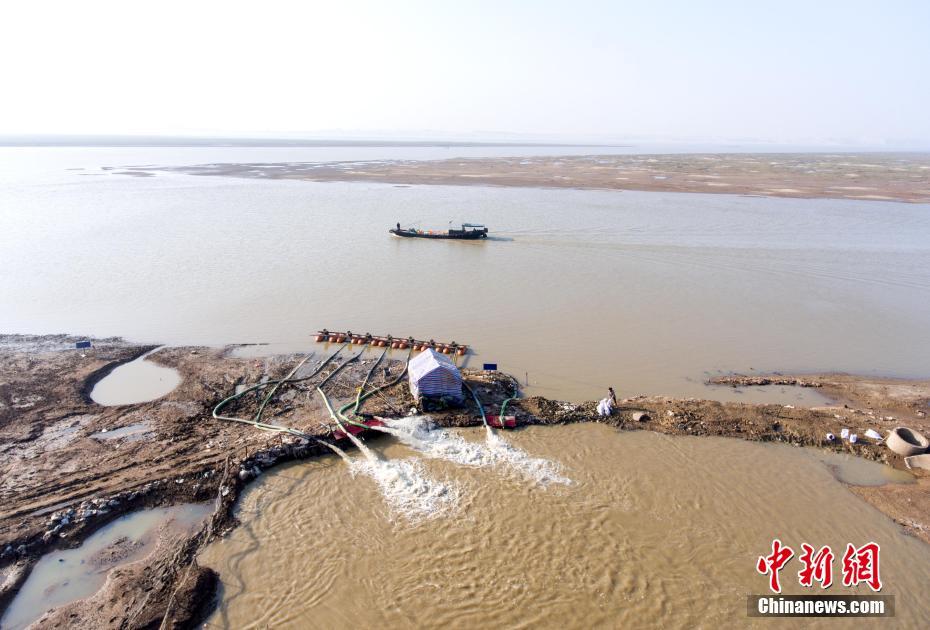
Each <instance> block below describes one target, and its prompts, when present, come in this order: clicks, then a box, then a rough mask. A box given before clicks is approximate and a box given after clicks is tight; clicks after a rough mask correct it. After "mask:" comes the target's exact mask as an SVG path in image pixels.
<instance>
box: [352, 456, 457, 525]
mask: <svg viewBox="0 0 930 630" xmlns="http://www.w3.org/2000/svg"><path fill="white" fill-rule="evenodd" d="M349 471H350V472H351V474H352V475H353V476H354V475H356V474H358V473H362V474H364V475H367V476H369V477H371V478H372V479H373V480H374V481H375V482H376V483H377V484H378V487H379V488H380V490H381V494H382V495H384V500H385V501H386V502H387V504H388V507H389V508H390V509H391V510H392V511H393V512H395V513H397V514H400V515H401V516H403V517H405V518H406V519H407V520H409V521H414V522H416V521H422V520H426V519H431V518H438V517H441V516H446V515H449V514H451V513H453V512H454V511H455V510H456V508H457V507H458V505H459V499H460V498H461V489H460V488H459V486H458V484H455V483H452V482H443V481H437V480H435V479H431V478H430V477H429V476H428V475H427V474H426V473H425V471H424V470H423V466H422V464H421V463H420V462H418V461H417V460H414V459H401V460H392V461H384V460H381V459H377V458H368V457H366V458H364V459H357V460H353V461H352V462H351V464H350V465H349Z"/></svg>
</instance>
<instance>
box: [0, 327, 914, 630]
mask: <svg viewBox="0 0 930 630" xmlns="http://www.w3.org/2000/svg"><path fill="white" fill-rule="evenodd" d="M83 339H84V338H79V337H73V336H69V335H43V336H34V335H0V454H2V455H3V457H2V462H3V463H2V464H0V465H2V467H3V470H2V477H0V478H2V480H3V481H2V483H0V505H2V506H3V507H2V508H0V612H2V610H4V609H5V608H6V607H7V606H8V605H9V603H10V602H11V601H12V599H13V598H14V597H15V595H16V593H17V591H18V589H19V588H20V586H21V585H22V584H23V583H24V581H25V580H26V578H27V577H28V575H29V572H30V571H31V569H32V567H33V566H34V565H35V563H36V562H37V561H38V559H39V558H40V557H42V556H43V555H44V554H45V553H47V552H49V551H52V550H54V549H62V548H73V547H76V546H78V545H80V544H81V542H82V541H84V540H86V539H87V538H88V537H89V536H90V535H91V534H92V533H94V532H95V531H97V530H99V529H100V528H101V527H103V526H104V525H106V524H108V523H111V522H113V521H114V520H115V519H117V518H119V517H121V516H123V515H126V514H128V513H130V512H133V511H136V510H140V509H144V508H151V507H156V506H168V505H176V504H181V503H191V502H208V501H209V502H213V506H214V508H213V513H212V516H210V517H209V518H208V519H207V520H206V522H205V523H204V524H203V526H202V527H201V529H200V530H199V531H198V532H197V533H195V534H194V535H192V536H189V537H187V538H177V539H173V540H165V541H162V542H160V543H159V545H158V546H157V547H156V548H155V550H154V551H153V552H152V553H151V554H150V555H149V556H147V557H146V558H145V559H143V560H140V561H138V562H135V563H132V564H129V565H123V566H120V567H119V569H118V570H113V571H111V573H110V577H109V578H108V580H107V582H106V584H105V585H104V587H103V588H101V590H100V591H98V592H97V593H96V594H95V595H92V596H91V597H89V598H87V599H84V600H79V601H77V602H73V603H71V604H66V605H64V606H61V607H59V608H57V609H55V610H54V611H52V612H51V613H48V614H47V615H46V616H44V617H43V624H45V625H46V626H48V627H57V626H61V627H64V626H66V625H80V626H93V627H115V626H121V627H129V628H137V627H138V628H141V627H152V626H153V625H156V624H158V623H161V622H162V620H163V619H164V620H166V621H167V622H168V624H169V626H173V627H192V626H194V625H196V624H197V623H198V622H199V621H201V620H202V619H203V618H204V617H205V615H206V614H208V613H209V612H210V610H211V608H212V606H213V605H214V603H215V594H216V589H217V587H218V584H219V577H218V576H217V575H216V573H215V572H213V571H212V570H211V569H209V568H206V567H201V566H199V565H198V564H197V561H196V558H197V553H198V551H199V550H200V548H201V547H202V546H203V545H204V544H206V543H207V542H209V541H210V540H212V539H214V538H216V537H218V536H223V535H224V534H225V533H226V532H228V531H230V530H231V529H232V528H234V527H236V525H237V521H236V518H235V516H234V512H233V509H234V506H235V503H236V499H237V498H238V497H239V495H240V493H241V492H242V490H243V489H244V488H245V487H246V486H247V485H248V484H249V483H250V482H251V481H252V480H253V479H255V478H256V477H257V476H259V475H260V474H261V473H262V472H264V471H266V470H269V469H271V468H273V467H275V466H277V465H279V464H282V463H285V462H288V461H293V460H299V459H305V458H308V457H315V456H318V455H322V454H324V453H325V452H328V451H326V449H325V448H324V447H322V446H320V445H319V444H318V443H314V442H311V441H308V440H304V439H301V438H297V437H292V436H286V437H282V435H280V434H276V433H268V432H263V431H258V430H255V429H253V428H252V427H249V426H246V425H242V424H238V423H231V422H225V421H219V420H214V419H213V418H212V417H211V410H212V409H213V407H214V406H215V405H216V403H217V402H219V401H220V400H222V399H223V398H225V397H227V396H229V395H230V394H231V393H232V392H234V391H236V388H237V386H240V385H244V384H247V383H255V382H259V381H261V380H262V379H263V378H268V379H271V380H274V379H276V378H281V377H283V376H284V375H286V374H287V373H288V372H290V371H291V370H292V369H293V368H294V366H295V365H296V364H297V362H298V361H299V360H300V359H301V357H300V356H299V355H293V354H288V355H269V356H257V354H256V353H255V348H250V352H249V355H250V356H248V357H241V356H237V354H236V350H237V348H240V346H227V347H224V348H208V347H172V348H162V349H160V350H158V351H157V352H155V353H154V354H152V355H151V357H150V359H151V360H152V361H154V362H156V363H158V364H159V365H162V366H165V367H169V368H173V369H175V370H177V371H178V372H179V373H180V374H181V376H182V382H181V384H180V385H179V386H178V387H177V388H176V389H175V390H174V391H172V392H171V393H169V394H168V395H166V396H164V397H162V398H160V399H158V400H154V401H150V402H144V403H139V404H130V405H121V406H113V407H104V406H100V405H97V404H95V403H94V402H93V401H92V400H90V398H89V393H90V391H91V389H92V387H93V384H94V383H96V382H98V381H99V380H100V379H101V378H103V377H104V376H106V375H107V374H109V373H110V372H111V371H112V370H113V369H114V368H116V367H118V366H119V365H122V364H124V363H126V362H128V361H131V360H133V359H135V358H137V357H139V356H141V355H142V354H143V353H145V352H147V351H149V350H151V349H152V346H146V345H139V344H133V343H128V342H125V341H123V340H122V339H118V338H109V339H97V340H94V343H93V347H91V348H87V349H76V348H75V342H77V341H80V340H83ZM317 345H318V346H319V347H316V348H314V352H315V354H314V356H313V358H312V359H311V361H310V362H309V363H308V367H311V366H313V365H315V364H316V365H318V364H319V362H320V361H322V360H323V359H324V358H326V357H327V356H328V355H329V354H331V353H332V352H333V351H334V350H335V347H331V348H327V347H324V346H323V345H322V344H317ZM354 353H355V351H353V350H352V349H351V348H347V349H346V350H345V351H344V352H343V353H342V355H341V356H342V357H343V359H345V358H349V357H350V356H352V355H353V354H354ZM258 354H260V353H258ZM395 354H400V353H395ZM376 358H377V355H375V354H373V353H367V354H365V355H364V356H362V357H361V358H360V359H359V360H357V361H355V362H353V363H349V364H347V365H346V366H345V369H341V370H340V371H339V373H338V374H334V375H333V378H332V379H331V380H329V381H328V383H327V384H326V388H327V394H328V395H330V396H331V397H332V398H333V399H335V400H352V399H354V397H355V394H356V387H357V386H358V383H360V382H362V379H364V378H365V375H366V374H367V373H368V372H369V370H372V364H373V363H374V361H375V359H376ZM402 359H403V357H401V356H396V357H394V358H393V360H390V361H388V362H386V363H383V364H382V366H386V369H385V370H380V371H378V372H377V373H376V374H375V376H374V377H373V378H372V382H371V384H372V386H378V385H381V384H384V383H388V382H389V381H390V380H392V379H394V378H395V377H396V376H397V375H398V374H399V373H400V370H401V369H402V368H403V360H402ZM336 363H338V362H334V363H333V364H332V366H333V367H327V369H325V370H323V371H322V372H321V373H320V374H319V375H318V376H317V377H315V379H311V380H309V381H307V382H306V383H302V384H299V385H295V386H294V387H292V388H289V390H290V391H291V392H297V394H298V395H289V394H287V393H286V392H284V391H282V392H279V394H278V395H277V396H276V397H275V398H273V399H272V400H271V401H270V402H269V403H268V407H267V409H266V410H265V416H264V417H265V418H267V419H272V420H269V421H271V422H273V423H275V424H280V425H284V426H290V427H294V428H298V429H300V430H301V431H304V432H306V433H307V434H310V435H313V436H318V437H326V436H328V435H329V433H330V429H331V427H330V426H329V414H328V413H327V411H326V409H325V408H324V407H323V405H322V403H321V402H319V399H318V398H317V397H315V396H309V395H304V393H303V391H301V390H303V389H305V390H307V391H308V392H311V393H312V391H313V388H314V387H315V385H316V383H317V382H318V381H320V382H321V381H322V379H325V378H327V377H328V376H330V372H331V371H332V370H334V369H336V368H335V365H336ZM464 376H465V379H466V382H467V383H468V385H469V386H470V387H471V388H472V389H473V390H474V391H475V393H476V395H477V396H478V397H479V399H480V400H481V402H482V404H483V405H484V407H485V408H486V409H488V412H489V413H495V412H496V411H497V409H499V408H500V405H501V403H502V402H503V401H504V400H505V399H506V398H509V397H511V396H513V395H515V394H518V393H519V392H518V383H517V381H516V380H514V379H513V378H512V377H510V376H508V375H506V374H503V373H500V372H485V371H481V370H464ZM714 383H715V384H722V385H730V386H733V387H740V386H746V385H752V386H766V385H772V384H777V385H791V386H801V387H816V388H817V389H818V391H820V392H822V393H823V394H824V395H825V396H827V397H828V398H830V399H831V400H832V401H834V402H832V403H831V404H829V405H825V406H822V407H813V408H796V407H793V406H791V405H778V404H746V403H720V402H716V401H710V400H699V399H694V398H688V399H679V398H672V397H664V396H649V397H646V396H640V397H635V398H626V399H622V400H621V401H620V402H619V405H618V407H617V409H616V410H615V412H614V414H613V415H612V416H610V417H608V418H599V417H598V415H597V412H596V409H595V404H596V403H595V402H593V401H589V402H583V403H577V404H576V403H568V402H562V401H555V400H549V399H546V398H542V397H538V396H537V397H531V398H525V399H524V398H520V399H517V400H514V401H512V402H511V403H510V405H509V406H508V410H509V413H512V414H514V415H516V417H517V421H518V424H519V425H520V426H528V425H553V424H565V423H574V422H601V423H605V424H608V425H610V426H613V427H616V428H617V429H618V430H647V431H656V432H660V433H665V434H669V435H691V436H720V437H730V438H741V439H745V440H753V441H760V442H780V443H784V444H791V445H795V446H807V447H815V448H823V449H828V450H831V451H834V452H845V453H849V454H850V455H854V456H858V457H863V458H865V459H869V460H873V461H880V462H884V463H886V464H888V465H890V466H892V467H894V468H898V469H903V468H905V466H904V462H903V459H902V458H901V457H900V456H898V455H896V454H894V453H893V452H891V451H890V450H888V449H887V448H886V447H885V446H884V445H881V444H875V443H871V442H870V441H868V440H865V439H862V440H860V441H859V442H858V443H856V444H850V443H849V442H846V441H842V440H839V439H837V440H835V441H833V442H829V441H827V440H826V438H825V436H826V434H827V433H829V432H832V433H835V434H837V435H838V434H839V429H840V428H841V427H849V428H850V429H852V430H860V434H861V430H862V429H865V428H874V429H876V430H878V431H879V432H880V433H885V432H886V431H887V430H889V429H891V428H893V427H895V426H900V425H906V426H909V427H913V428H915V429H917V430H918V431H921V432H923V433H925V434H930V420H928V418H927V412H928V411H930V409H928V403H930V380H916V379H915V380H907V379H888V378H877V377H860V376H853V375H847V374H810V375H781V374H772V375H753V376H743V375H729V376H725V377H718V378H715V379H714ZM383 394H384V396H379V397H378V398H376V399H372V401H371V402H370V403H369V404H367V405H366V408H365V411H366V413H371V414H375V415H385V416H389V415H393V416H397V415H405V414H406V412H407V411H408V410H409V409H410V408H411V406H412V405H413V403H414V401H413V400H412V399H411V398H410V395H409V393H408V392H407V388H406V386H405V383H404V381H403V380H401V382H400V383H399V384H397V385H395V386H393V387H390V388H388V389H386V390H385V391H384V392H383ZM258 402H259V401H258V399H256V398H255V397H254V396H252V397H246V398H244V399H243V401H242V402H241V403H240V404H241V405H242V406H241V408H240V409H238V411H239V412H241V415H248V414H249V413H250V412H253V413H254V409H255V406H256V405H257V404H258ZM430 415H431V416H432V417H433V419H434V421H435V422H436V424H437V425H439V426H442V427H468V426H480V424H481V419H480V415H479V414H478V412H477V408H476V407H475V405H474V404H473V403H471V404H470V406H468V407H465V408H463V409H456V410H450V411H444V412H433V413H431V414H430ZM139 424H144V425H145V428H146V431H147V433H145V435H144V437H143V438H141V439H140V438H134V439H130V438H126V439H119V440H113V441H104V440H102V439H99V437H95V436H99V434H100V432H102V431H104V430H106V431H112V430H114V429H119V428H123V427H129V426H136V425H139ZM517 430H519V429H517ZM372 437H374V436H372ZM912 472H913V474H914V476H915V480H916V483H913V484H888V485H883V486H869V487H860V486H847V487H848V488H849V490H850V491H851V492H852V493H854V494H855V495H857V496H859V497H860V498H862V499H863V500H865V501H867V502H868V503H870V504H872V505H873V506H874V507H876V508H877V509H878V510H880V511H881V512H883V513H884V514H885V515H887V516H888V517H890V518H892V519H894V520H895V522H897V523H898V524H899V525H900V526H901V527H902V529H903V531H904V532H906V533H908V534H910V535H913V536H916V537H918V538H920V539H921V540H923V541H924V542H925V543H928V544H930V493H928V489H930V471H924V470H915V471H912ZM71 510H73V512H71ZM66 512H67V513H70V514H72V516H70V517H69V518H68V519H67V522H66V523H65V521H64V520H62V518H61V514H62V513H66ZM62 523H65V524H64V525H62ZM56 528H57V529H56Z"/></svg>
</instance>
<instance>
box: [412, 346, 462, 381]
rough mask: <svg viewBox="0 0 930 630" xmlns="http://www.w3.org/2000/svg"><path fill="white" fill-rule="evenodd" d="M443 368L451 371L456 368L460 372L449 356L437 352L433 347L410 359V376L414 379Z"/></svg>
mask: <svg viewBox="0 0 930 630" xmlns="http://www.w3.org/2000/svg"><path fill="white" fill-rule="evenodd" d="M436 369H441V370H446V371H449V370H450V369H451V370H454V371H455V372H456V373H458V371H459V369H458V368H457V367H456V366H455V364H454V363H453V362H452V359H450V358H449V357H448V356H446V355H444V354H440V353H439V352H436V351H435V350H433V349H432V348H427V349H426V350H424V351H423V352H421V353H420V354H418V355H417V356H415V357H414V358H412V359H411V360H410V367H409V368H408V370H409V372H410V376H411V377H412V378H414V379H419V378H420V377H422V376H423V375H424V374H429V373H430V372H432V371H433V370H436Z"/></svg>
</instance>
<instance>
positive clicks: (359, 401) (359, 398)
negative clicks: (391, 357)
mask: <svg viewBox="0 0 930 630" xmlns="http://www.w3.org/2000/svg"><path fill="white" fill-rule="evenodd" d="M385 355H387V348H385V349H384V352H382V353H381V356H380V357H378V360H377V361H375V364H374V365H372V366H371V369H370V370H368V374H366V375H365V380H364V381H362V386H361V387H359V388H358V394H356V395H355V409H353V410H352V413H353V414H355V415H358V410H359V407H361V404H362V391H363V390H364V389H365V386H366V385H368V381H369V380H370V379H371V375H372V374H374V373H375V369H377V367H378V365H379V364H380V363H381V359H383V358H384V357H385Z"/></svg>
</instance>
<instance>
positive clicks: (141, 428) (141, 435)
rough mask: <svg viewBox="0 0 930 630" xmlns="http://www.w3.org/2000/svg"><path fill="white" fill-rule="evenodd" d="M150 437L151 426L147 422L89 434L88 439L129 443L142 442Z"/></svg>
mask: <svg viewBox="0 0 930 630" xmlns="http://www.w3.org/2000/svg"><path fill="white" fill-rule="evenodd" d="M151 435H152V426H151V425H150V424H148V423H147V422H138V423H136V424H130V425H127V426H125V427H120V428H118V429H104V430H103V431H98V432H97V433H91V434H90V437H92V438H95V439H98V440H119V439H126V440H128V441H130V442H137V441H139V440H144V439H145V438H147V437H150V436H151Z"/></svg>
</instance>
